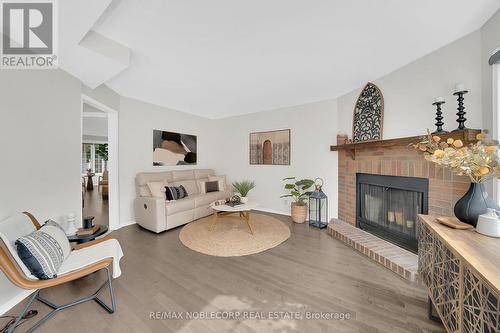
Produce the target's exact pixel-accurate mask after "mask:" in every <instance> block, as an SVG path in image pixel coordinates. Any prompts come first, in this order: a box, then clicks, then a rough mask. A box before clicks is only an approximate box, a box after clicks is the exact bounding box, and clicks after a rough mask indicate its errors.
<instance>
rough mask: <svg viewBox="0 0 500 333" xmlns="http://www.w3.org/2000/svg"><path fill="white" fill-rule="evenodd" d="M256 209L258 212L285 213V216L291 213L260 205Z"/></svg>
mask: <svg viewBox="0 0 500 333" xmlns="http://www.w3.org/2000/svg"><path fill="white" fill-rule="evenodd" d="M256 211H258V212H259V211H260V212H266V213H272V214H278V215H285V216H290V215H291V213H290V212H283V211H280V210H276V209H269V208H261V207H259V208H258V209H256Z"/></svg>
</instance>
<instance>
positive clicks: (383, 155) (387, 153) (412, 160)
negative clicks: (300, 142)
mask: <svg viewBox="0 0 500 333" xmlns="http://www.w3.org/2000/svg"><path fill="white" fill-rule="evenodd" d="M479 132H480V131H479V130H469V129H466V130H464V131H457V132H452V133H449V134H446V135H442V136H441V138H442V139H443V140H446V139H447V138H449V137H452V138H453V139H460V140H462V141H463V142H464V144H469V143H471V142H474V141H475V137H476V135H477V134H478V133H479ZM421 139H422V136H417V137H407V138H399V139H390V140H378V141H371V142H361V143H350V144H344V145H338V146H331V148H330V150H332V151H338V159H339V163H338V166H339V167H338V182H339V186H338V189H339V195H338V198H339V199H338V200H339V202H338V206H339V209H338V211H339V213H338V215H339V217H338V219H333V220H332V222H331V223H330V224H329V225H328V228H327V232H328V233H329V234H330V235H331V236H332V237H334V238H336V239H338V240H340V241H342V242H344V243H345V244H346V245H348V246H351V247H353V248H354V249H356V250H357V251H359V252H361V253H363V254H364V255H366V256H367V257H369V258H371V259H372V260H374V261H376V262H378V263H379V264H381V265H383V266H385V267H386V268H388V269H390V270H392V271H393V272H394V273H396V274H398V275H400V276H401V277H403V278H405V279H408V280H410V281H416V279H417V268H418V265H417V256H416V254H415V250H416V249H415V248H409V247H405V248H407V249H408V250H409V251H408V250H405V249H404V248H402V247H401V246H402V244H401V243H399V244H398V242H397V241H394V240H390V238H387V237H383V238H384V239H382V238H380V236H381V235H380V234H377V233H376V232H373V230H369V228H363V227H362V226H361V225H360V224H359V217H358V224H357V223H356V219H357V212H356V209H357V203H358V205H359V200H357V199H359V197H357V196H356V192H357V189H358V188H359V179H358V182H357V176H359V175H369V176H370V175H383V176H397V177H406V178H407V179H409V180H411V179H412V178H413V179H415V177H416V178H420V179H425V188H426V191H425V192H426V193H425V195H426V204H425V206H426V209H425V210H421V211H420V213H422V212H424V213H425V212H428V214H434V215H448V216H452V215H453V207H454V205H455V203H456V202H457V200H458V199H460V198H461V197H462V196H463V195H464V194H465V192H467V190H468V188H469V186H470V181H469V179H468V178H467V177H465V176H456V175H453V174H452V173H451V172H450V171H448V170H445V169H443V168H441V167H439V166H436V165H435V164H432V163H430V162H427V161H426V160H425V159H424V158H423V156H422V153H421V152H420V151H417V150H415V149H414V148H413V147H411V146H410V144H412V143H416V142H419V141H420V140H421ZM358 178H359V177H358ZM375 178H377V177H375ZM383 186H385V185H383ZM388 187H390V186H388ZM396 188H398V187H396ZM376 191H377V190H375V192H376ZM373 194H374V193H370V192H368V195H369V200H368V201H367V202H370V201H371V202H374V201H376V200H373V199H371V198H372V196H373ZM396 196H399V195H396ZM398 200H399V199H398ZM410 201H411V200H410ZM404 202H405V201H403V206H404V208H405V210H406V211H407V212H408V210H407V206H406V204H404ZM416 202H417V204H416V205H415V207H416V208H417V210H418V206H419V205H422V204H421V203H418V201H416ZM375 206H376V205H375ZM358 208H359V206H358ZM411 209H412V208H410V211H411ZM375 212H376V213H373V212H372V213H370V214H372V215H373V214H375V215H377V216H378V215H380V213H379V212H378V210H375ZM387 213H388V212H387V209H386V206H384V213H383V214H382V215H380V216H383V215H384V214H385V215H389V216H390V215H391V214H387ZM394 214H396V211H395V212H394ZM400 214H401V213H400ZM403 215H414V214H408V213H403ZM368 219H369V220H373V217H369V218H368ZM383 219H384V217H382V220H383ZM400 219H401V218H400ZM387 220H389V217H388V218H387ZM395 220H396V222H397V220H398V217H397V216H396V217H395ZM391 222H394V221H391ZM410 222H412V221H409V222H408V221H406V218H405V219H404V221H401V223H399V227H396V228H400V231H404V230H405V229H406V230H408V228H409V227H416V225H414V224H413V223H410ZM384 223H385V224H386V225H387V224H389V225H390V223H387V222H383V223H382V224H384ZM403 223H408V224H403ZM394 226H396V224H395V225H394ZM358 227H361V229H363V230H361V229H360V228H358ZM375 235H376V236H375ZM386 239H389V240H390V241H391V242H388V241H386Z"/></svg>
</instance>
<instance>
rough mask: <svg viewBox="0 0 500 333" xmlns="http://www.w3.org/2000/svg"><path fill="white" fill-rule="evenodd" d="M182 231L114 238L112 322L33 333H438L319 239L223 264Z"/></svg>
mask: <svg viewBox="0 0 500 333" xmlns="http://www.w3.org/2000/svg"><path fill="white" fill-rule="evenodd" d="M273 216H275V217H277V218H280V219H282V220H284V221H286V222H287V223H289V218H288V217H284V216H278V215H273ZM180 229H181V228H177V229H174V230H170V231H167V232H164V233H162V234H159V235H156V234H154V233H151V232H148V231H146V230H144V229H141V228H140V227H139V226H137V225H132V226H128V227H125V228H122V229H120V230H118V231H116V232H115V234H116V236H117V238H118V239H119V240H120V243H121V245H122V247H123V250H124V253H125V257H124V258H123V259H122V262H121V266H122V270H123V275H122V276H121V277H120V278H118V279H116V280H115V281H114V288H115V294H116V298H117V312H116V313H115V314H114V315H109V314H108V313H106V312H105V311H104V310H103V309H102V308H101V307H99V306H98V305H97V304H96V303H94V302H88V303H85V304H82V305H79V306H77V307H74V308H71V309H68V310H64V311H62V312H61V313H58V314H56V315H55V317H53V318H52V319H50V320H49V321H48V322H47V323H45V324H44V325H43V326H42V327H41V328H40V330H39V332H51V333H57V332H107V333H110V332H179V333H188V332H363V333H370V332H398V333H399V332H401V333H405V332H444V331H443V328H442V327H441V326H440V325H438V324H436V323H434V322H432V321H429V320H428V319H427V314H426V300H427V296H426V294H425V292H424V290H423V289H422V288H421V287H417V286H414V285H412V284H409V283H408V282H406V281H404V280H402V279H401V278H399V277H398V276H396V275H395V274H394V273H392V272H390V271H388V270H386V269H385V268H383V267H382V266H380V265H378V264H376V263H374V262H372V261H370V260H369V259H368V258H366V257H363V256H362V255H361V254H359V253H357V252H356V251H354V250H352V249H351V248H349V247H347V246H345V245H344V244H342V243H341V242H339V241H337V240H335V239H333V238H332V237H330V236H328V235H327V234H326V232H325V231H324V230H322V231H320V230H318V229H315V228H309V227H308V226H307V225H305V224H302V225H298V224H290V229H291V231H292V236H291V237H290V239H289V240H288V241H286V242H284V243H283V244H281V245H279V246H277V247H275V248H273V249H271V250H268V251H265V252H263V253H259V254H255V255H251V256H245V257H232V258H221V257H212V256H208V255H203V254H200V253H197V252H194V251H191V250H189V249H188V248H186V247H184V246H183V245H182V244H181V242H180V241H179V231H180ZM103 278H104V276H103V274H100V273H98V274H94V275H92V276H90V277H87V278H84V279H82V280H80V281H77V282H75V283H72V284H68V285H65V286H60V287H56V288H52V289H50V290H47V291H45V292H44V295H45V296H46V297H47V298H49V299H52V300H54V301H56V302H64V301H66V300H69V299H71V298H74V297H77V296H79V295H81V294H82V293H84V292H87V293H90V292H91V291H93V289H94V288H95V287H96V286H97V283H98V282H100V281H101V280H102V279H103ZM105 299H106V300H107V299H108V298H107V297H106V298H105ZM33 308H35V309H37V310H39V311H40V312H41V313H40V314H39V315H38V316H37V317H36V320H38V319H39V318H41V315H43V314H45V313H47V312H48V309H47V307H46V306H44V305H41V304H40V303H36V304H35V306H34V307H33ZM19 309H20V306H19V305H18V306H17V307H16V308H15V309H14V310H13V311H11V312H12V313H17V312H18V311H19ZM173 311H180V312H181V314H182V315H183V316H184V318H183V319H165V318H164V319H163V320H157V319H150V314H151V313H152V312H173ZM193 311H203V312H205V313H208V312H211V311H240V313H242V312H241V311H256V312H264V315H266V316H267V314H268V312H270V311H271V312H284V311H288V312H298V313H299V314H300V315H302V316H305V312H306V311H311V312H323V313H332V312H338V313H349V314H350V315H351V317H352V318H351V319H350V320H333V319H330V320H307V319H305V318H303V319H281V320H279V319H278V320H264V319H261V320H257V319H255V320H253V319H246V320H243V319H241V320H196V319H192V320H187V319H186V313H185V312H193ZM219 313H220V312H219ZM276 315H278V314H276ZM33 321H34V320H33V319H31V320H30V322H28V323H27V324H24V325H23V326H21V329H20V331H23V329H26V328H27V327H29V325H30V323H32V322H33Z"/></svg>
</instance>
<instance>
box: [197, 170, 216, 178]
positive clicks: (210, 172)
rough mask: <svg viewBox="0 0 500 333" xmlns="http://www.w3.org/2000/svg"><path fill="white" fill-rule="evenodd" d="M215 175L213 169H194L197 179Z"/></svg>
mask: <svg viewBox="0 0 500 333" xmlns="http://www.w3.org/2000/svg"><path fill="white" fill-rule="evenodd" d="M213 175H215V173H214V170H212V169H196V170H194V178H196V179H208V176H213Z"/></svg>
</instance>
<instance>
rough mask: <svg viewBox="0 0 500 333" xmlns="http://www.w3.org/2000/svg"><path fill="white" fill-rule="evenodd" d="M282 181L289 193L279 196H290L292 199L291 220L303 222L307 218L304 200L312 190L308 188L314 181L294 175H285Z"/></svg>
mask: <svg viewBox="0 0 500 333" xmlns="http://www.w3.org/2000/svg"><path fill="white" fill-rule="evenodd" d="M283 181H285V182H286V184H285V190H287V191H289V192H290V193H289V194H285V195H282V196H281V198H287V197H290V198H292V199H293V202H292V205H291V209H292V221H293V222H295V223H304V222H305V221H306V218H307V202H306V200H307V198H309V196H310V195H311V193H312V191H308V190H309V189H310V188H311V187H312V186H313V185H314V181H313V180H311V179H300V180H297V179H296V177H287V178H284V179H283Z"/></svg>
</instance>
